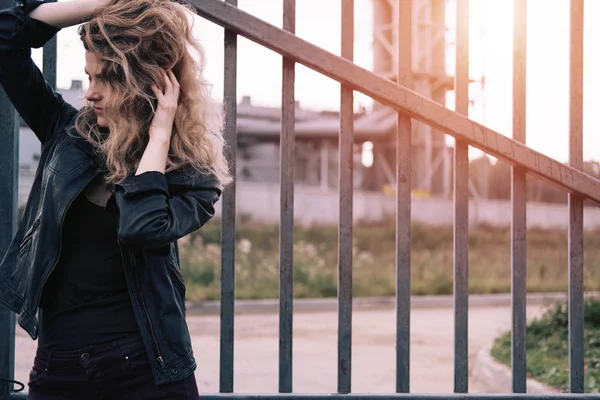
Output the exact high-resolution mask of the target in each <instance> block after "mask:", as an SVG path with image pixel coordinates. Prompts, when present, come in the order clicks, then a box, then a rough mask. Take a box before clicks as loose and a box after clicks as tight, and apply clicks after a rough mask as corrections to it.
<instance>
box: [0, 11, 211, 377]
mask: <svg viewBox="0 0 600 400" xmlns="http://www.w3.org/2000/svg"><path fill="white" fill-rule="evenodd" d="M39 4H41V2H29V1H28V2H25V4H24V5H23V6H21V7H14V8H9V9H6V10H2V11H0V84H1V85H2V87H3V89H4V91H5V92H6V93H7V95H8V97H9V98H10V100H11V102H12V103H13V104H14V106H15V108H16V109H17V110H18V112H19V113H20V114H21V116H22V117H23V119H24V120H25V122H27V124H28V125H29V127H31V129H32V130H33V132H34V133H35V134H36V136H37V137H38V138H39V139H40V141H41V143H42V151H41V158H40V162H39V168H38V170H37V172H36V176H35V180H34V183H33V187H32V189H31V193H30V196H29V199H28V201H27V205H26V207H25V210H24V214H23V216H22V219H21V221H20V223H19V226H18V229H17V233H16V235H15V237H14V239H13V241H12V243H11V244H10V246H9V248H8V251H7V252H6V254H5V256H4V258H3V259H2V262H1V263H0V303H1V304H4V305H5V306H7V307H8V308H10V309H11V310H12V311H14V312H15V313H17V314H19V318H18V322H19V325H20V326H21V327H22V328H23V329H24V330H25V331H27V332H28V333H29V335H30V336H31V338H32V339H34V340H35V339H36V338H37V336H38V330H39V324H38V320H37V318H36V315H37V310H38V305H39V301H40V296H41V293H42V288H43V285H44V283H45V282H46V280H47V279H48V276H49V275H50V273H51V272H52V270H53V268H54V266H55V264H56V262H57V260H58V257H59V254H60V249H61V226H62V222H63V220H64V217H65V213H66V211H67V209H68V207H69V205H70V204H71V202H72V201H73V200H74V199H75V197H76V196H77V195H78V194H79V193H80V192H81V191H82V190H83V189H84V188H85V187H86V186H87V184H88V183H89V182H90V181H92V179H94V178H95V177H96V175H97V173H98V172H97V171H98V168H97V166H96V164H97V162H96V157H95V156H94V153H93V151H92V148H91V145H90V144H89V143H88V142H86V141H85V140H83V139H82V138H81V137H78V136H77V135H76V134H70V133H68V132H67V131H68V130H69V128H71V127H72V126H73V122H74V119H75V117H76V115H77V113H78V110H76V109H74V108H73V107H72V106H71V105H69V104H68V103H66V102H65V101H64V100H63V99H62V97H61V96H60V95H59V94H57V93H56V92H55V91H53V90H52V88H51V87H50V86H49V85H48V84H47V83H46V81H45V80H44V77H43V75H42V73H41V72H40V70H39V69H38V68H37V67H36V65H35V64H34V62H33V61H32V60H31V48H32V47H35V48H37V47H41V46H43V44H44V43H46V41H48V40H50V39H51V38H52V37H53V36H54V35H55V34H56V33H57V29H54V28H53V27H51V26H49V25H47V24H45V23H43V22H40V21H36V20H34V19H32V18H29V17H28V13H29V12H30V11H31V10H32V9H33V8H35V7H36V6H37V5H39ZM1 134H7V133H6V132H0V135H1ZM1 139H2V136H0V144H1V142H2V141H1ZM220 194H221V187H220V185H219V182H218V181H217V180H216V178H214V176H212V175H208V174H207V175H202V174H190V173H184V172H183V171H173V172H169V173H167V174H162V173H160V172H146V173H144V174H141V175H138V176H135V175H132V176H130V177H128V178H127V179H126V180H125V181H123V182H122V183H121V184H119V185H117V186H116V189H115V195H114V197H113V200H114V201H113V202H112V206H113V207H116V208H117V209H118V214H119V229H118V238H119V243H120V245H121V252H122V256H123V262H124V269H125V276H126V280H127V286H128V288H129V293H130V296H131V300H132V303H133V308H134V310H135V316H136V319H137V322H138V324H139V327H140V330H141V333H142V337H143V340H144V343H145V347H146V350H147V352H148V356H149V358H150V361H151V365H152V370H153V374H154V377H155V382H156V384H162V383H166V382H173V381H177V380H180V379H183V378H185V377H187V376H189V375H190V374H192V373H193V372H194V370H195V368H196V362H195V360H194V356H193V353H192V346H191V340H190V336H189V332H188V327H187V324H186V319H185V302H184V299H185V285H184V282H183V279H182V276H181V273H180V270H179V253H178V248H177V239H179V238H181V237H183V236H185V235H187V234H189V233H191V232H193V231H195V230H197V229H199V228H200V227H201V226H202V225H203V224H204V223H206V222H207V221H208V220H209V219H210V218H211V217H212V216H213V215H214V204H215V203H216V202H217V201H218V199H219V197H220ZM109 206H110V205H109Z"/></svg>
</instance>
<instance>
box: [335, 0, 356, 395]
mask: <svg viewBox="0 0 600 400" xmlns="http://www.w3.org/2000/svg"><path fill="white" fill-rule="evenodd" d="M341 14H342V44H341V46H342V49H341V50H342V51H341V55H342V57H343V58H345V59H347V60H350V61H352V60H353V59H354V0H344V1H343V2H342V10H341ZM353 95H354V92H353V90H352V88H350V87H348V86H346V85H342V86H341V93H340V137H339V147H340V153H339V158H340V162H339V180H340V185H339V187H340V189H339V190H340V210H339V213H340V214H339V219H340V220H339V228H338V229H339V230H338V262H339V266H338V271H339V272H338V393H350V392H351V389H352V222H353V221H352V214H353V213H352V209H353V189H354V179H353V175H354V98H353Z"/></svg>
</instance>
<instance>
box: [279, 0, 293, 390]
mask: <svg viewBox="0 0 600 400" xmlns="http://www.w3.org/2000/svg"><path fill="white" fill-rule="evenodd" d="M283 29H285V30H286V31H289V32H291V33H295V31H296V0H284V2H283ZM282 61H283V71H282V98H281V145H280V146H281V147H280V154H281V199H280V201H281V205H280V207H281V208H280V218H281V219H280V232H279V246H280V247H279V252H280V253H279V392H280V393H290V392H291V391H292V376H293V375H292V339H293V338H292V333H293V312H294V304H293V301H294V286H293V285H294V154H295V150H294V148H295V131H294V129H295V121H296V102H295V101H294V98H295V96H294V83H295V68H296V63H295V61H294V60H293V59H291V58H287V57H283V59H282Z"/></svg>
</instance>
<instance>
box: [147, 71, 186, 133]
mask: <svg viewBox="0 0 600 400" xmlns="http://www.w3.org/2000/svg"><path fill="white" fill-rule="evenodd" d="M163 76H164V80H165V84H164V92H163V91H161V90H160V89H158V87H156V85H152V91H153V92H154V95H155V96H156V99H157V100H158V105H157V107H156V110H155V112H154V118H153V119H152V124H151V125H150V131H149V135H150V140H156V139H157V140H161V141H163V140H164V141H166V142H169V141H170V139H171V133H172V131H173V122H174V121H175V112H176V111H177V106H178V103H179V82H178V81H177V78H176V77H175V74H174V73H173V72H172V71H168V72H167V73H164V72H163Z"/></svg>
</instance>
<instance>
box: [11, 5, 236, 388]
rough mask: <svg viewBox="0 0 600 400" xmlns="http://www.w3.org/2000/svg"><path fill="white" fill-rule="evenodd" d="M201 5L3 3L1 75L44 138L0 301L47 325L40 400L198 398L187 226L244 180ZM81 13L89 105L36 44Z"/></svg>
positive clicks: (34, 326)
mask: <svg viewBox="0 0 600 400" xmlns="http://www.w3.org/2000/svg"><path fill="white" fill-rule="evenodd" d="M192 14H193V10H192V9H191V8H189V7H186V6H184V5H182V4H178V3H175V2H169V1H167V0H75V1H69V2H61V3H43V2H41V1H24V2H23V3H22V4H20V6H17V7H13V8H9V9H6V10H3V11H1V12H0V84H1V85H2V87H3V89H4V91H5V92H6V93H7V95H8V97H9V99H10V100H11V102H12V103H13V104H14V106H15V108H16V109H17V110H18V112H19V113H20V115H21V117H22V118H23V119H24V121H25V122H26V123H27V124H28V126H29V127H30V128H31V129H32V130H33V132H34V133H35V134H36V136H37V137H38V138H39V139H40V141H41V144H42V147H41V148H42V151H41V156H40V163H39V168H38V171H37V174H36V178H35V181H34V185H33V187H32V189H31V194H30V197H29V200H28V202H27V205H26V207H25V210H24V213H23V217H22V218H21V221H20V224H19V227H18V230H17V233H16V235H15V237H14V239H13V241H12V243H11V245H10V246H9V249H8V251H7V253H6V255H5V257H4V258H3V260H2V262H1V263H0V303H3V304H4V305H6V306H7V307H9V308H10V309H11V310H12V311H14V312H15V313H17V314H18V315H19V318H18V322H19V325H20V326H21V327H22V328H23V329H25V330H26V331H27V332H28V333H29V334H30V336H31V337H32V339H34V340H35V339H38V349H37V353H36V357H35V359H34V362H33V368H32V371H31V373H30V377H29V382H28V384H29V398H30V399H57V398H61V399H66V398H69V399H70V398H73V399H75V398H77V399H80V398H85V399H94V398H124V399H135V398H143V399H159V398H160V399H163V398H164V399H167V398H168V399H184V398H185V399H191V398H198V389H197V386H196V381H195V379H194V370H195V368H196V362H195V359H194V356H193V352H192V346H191V340H190V336H189V332H188V328H187V324H186V321H185V303H184V299H185V286H184V283H183V279H182V277H181V273H180V271H179V255H178V249H177V240H178V239H179V238H181V237H183V236H185V235H187V234H189V233H191V232H193V231H195V230H197V229H199V228H200V227H201V226H202V225H203V224H204V223H206V222H207V221H208V220H209V219H210V218H211V217H212V216H213V214H214V204H215V203H216V202H217V201H218V199H219V196H220V194H221V188H222V186H223V185H226V184H227V183H228V182H229V181H230V180H231V178H230V177H229V175H228V167H227V163H226V160H225V159H224V157H223V137H222V134H221V128H222V125H221V114H220V110H219V107H218V106H217V104H216V103H214V102H213V101H212V100H211V99H210V95H209V85H208V83H207V82H206V81H205V80H204V79H203V77H202V63H198V62H197V61H196V60H195V59H194V58H193V56H192V54H191V53H190V51H189V48H188V47H191V48H192V49H195V50H196V51H197V52H198V54H199V55H200V60H202V49H201V48H200V47H199V46H198V44H197V43H195V42H194V40H193V39H192V31H191V26H190V22H191V19H192V18H191V17H192ZM83 22H85V23H84V24H83V25H81V26H80V28H79V34H80V37H81V40H82V42H83V44H84V47H85V50H86V55H85V70H86V73H87V75H88V76H89V82H90V84H89V89H88V91H87V93H86V94H85V97H86V99H87V101H88V105H86V106H85V107H83V108H82V109H81V110H76V109H74V108H73V106H71V105H70V104H68V103H66V102H65V101H64V100H63V99H62V97H61V96H60V95H58V94H57V93H55V92H54V91H53V90H52V88H51V87H50V86H49V85H48V84H47V83H46V82H45V80H44V78H43V75H42V74H41V72H40V71H39V69H38V68H37V67H36V65H35V64H34V63H33V61H32V60H31V57H30V55H31V48H37V47H41V46H43V45H44V43H46V42H47V41H48V40H50V39H51V38H52V37H53V36H54V35H55V34H56V33H57V32H58V31H59V30H60V29H62V28H65V27H68V26H72V25H76V24H80V23H83ZM38 308H39V309H41V311H42V312H41V313H40V315H38V314H37V311H38ZM38 316H39V322H38V319H37V317H38ZM17 378H18V377H17Z"/></svg>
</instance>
